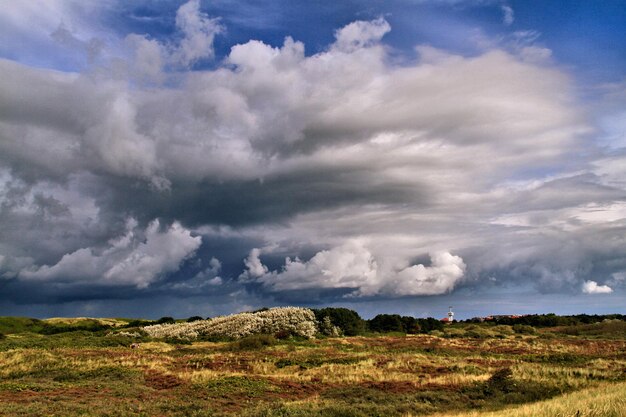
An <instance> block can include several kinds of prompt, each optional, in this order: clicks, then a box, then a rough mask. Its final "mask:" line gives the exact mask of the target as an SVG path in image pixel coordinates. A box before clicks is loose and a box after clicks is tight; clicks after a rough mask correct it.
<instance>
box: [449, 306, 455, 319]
mask: <svg viewBox="0 0 626 417" xmlns="http://www.w3.org/2000/svg"><path fill="white" fill-rule="evenodd" d="M453 321H454V311H452V306H450V307H448V323H452V322H453Z"/></svg>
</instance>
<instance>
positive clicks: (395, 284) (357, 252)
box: [240, 240, 465, 297]
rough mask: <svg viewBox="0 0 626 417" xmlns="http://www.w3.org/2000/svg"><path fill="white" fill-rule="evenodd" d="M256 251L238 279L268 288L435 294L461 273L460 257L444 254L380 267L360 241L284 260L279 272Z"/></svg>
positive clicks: (449, 286)
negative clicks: (308, 256)
mask: <svg viewBox="0 0 626 417" xmlns="http://www.w3.org/2000/svg"><path fill="white" fill-rule="evenodd" d="M259 254H260V252H259V251H258V249H255V250H253V251H252V252H251V254H250V256H249V257H248V258H246V259H245V260H244V263H245V265H246V269H245V271H244V273H243V274H242V275H241V276H240V279H242V278H244V279H247V278H251V277H252V278H254V279H255V280H256V281H257V282H260V283H262V284H263V285H264V286H265V287H267V288H268V289H270V290H271V291H290V290H302V289H351V290H353V291H352V292H351V293H350V294H349V296H355V297H362V296H376V295H386V296H405V295H436V294H444V293H447V292H449V291H451V290H452V289H453V288H454V287H455V285H456V284H457V283H458V282H459V280H460V279H461V278H462V277H463V275H464V273H465V264H464V263H463V260H462V259H461V257H459V256H454V255H451V254H450V253H448V252H436V253H433V254H431V255H430V258H431V265H430V266H424V265H422V264H418V265H411V266H408V267H406V268H401V269H397V268H395V269H394V268H388V267H385V266H379V262H377V260H376V259H375V257H374V255H373V254H372V253H371V252H370V250H369V249H368V248H367V247H366V246H365V245H364V243H363V242H361V241H359V240H350V241H348V242H346V243H344V244H343V245H340V246H337V247H334V248H332V249H329V250H323V251H320V252H318V253H316V254H315V255H314V256H313V257H312V258H311V259H309V260H308V261H302V260H300V259H298V258H295V259H291V258H287V259H286V260H285V264H284V266H283V267H282V269H281V270H280V271H269V269H268V268H267V267H266V266H265V265H263V264H262V262H261V260H260V258H259Z"/></svg>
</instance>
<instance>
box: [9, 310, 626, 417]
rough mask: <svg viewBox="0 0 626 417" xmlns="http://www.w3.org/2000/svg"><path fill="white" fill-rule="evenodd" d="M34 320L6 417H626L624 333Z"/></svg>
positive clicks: (14, 366)
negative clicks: (229, 327)
mask: <svg viewBox="0 0 626 417" xmlns="http://www.w3.org/2000/svg"><path fill="white" fill-rule="evenodd" d="M3 319H4V324H3V325H4V326H5V328H4V330H5V332H6V331H7V329H9V330H10V328H11V326H8V324H11V323H10V320H9V319H7V318H3ZM27 320H28V319H19V320H18V321H17V324H15V323H13V324H12V326H13V328H14V331H10V332H7V333H9V334H7V335H6V336H4V338H3V339H2V340H0V415H2V416H92V415H94V416H228V415H243V416H418V415H436V416H626V404H625V399H626V341H625V339H624V338H623V337H617V336H620V332H619V329H622V330H623V328H622V327H619V326H618V327H619V329H617V330H616V329H615V326H617V325H616V324H615V323H609V327H610V329H609V330H610V331H605V332H604V333H603V332H602V331H599V330H598V329H599V327H598V326H597V325H596V326H595V327H594V328H588V327H584V326H583V327H580V326H579V328H575V329H569V330H571V331H568V329H563V328H555V329H551V330H550V331H542V333H540V334H530V335H527V334H524V335H520V334H515V333H513V332H511V331H510V327H509V326H498V327H490V328H487V327H481V326H476V325H471V326H458V327H454V326H452V327H450V328H447V329H446V330H445V331H444V332H433V333H434V334H435V335H407V336H405V335H399V334H398V335H393V336H392V335H382V336H375V335H372V336H369V337H341V338H322V339H319V338H318V339H312V340H306V339H287V340H280V341H277V340H275V339H274V338H273V337H269V336H268V337H262V336H251V337H249V338H247V339H241V340H239V341H232V342H208V341H197V342H193V343H189V342H186V343H183V342H181V341H168V342H166V341H159V340H153V339H145V338H144V339H143V340H144V341H143V342H142V343H140V345H139V347H138V348H136V349H131V348H130V344H131V343H132V341H133V339H132V338H129V337H128V336H121V335H119V334H118V335H115V334H114V335H111V334H109V335H107V333H110V332H106V331H92V332H90V331H85V330H84V328H85V322H84V320H92V319H83V320H73V321H72V320H59V319H56V320H54V321H53V322H55V323H62V324H63V326H67V325H75V326H77V327H76V328H78V329H83V330H77V331H64V332H60V333H56V334H37V333H34V332H32V331H26V330H28V329H31V330H32V329H33V328H35V329H36V328H39V327H37V326H40V325H41V323H37V322H35V323H31V322H28V321H27ZM113 322H115V323H117V321H115V320H114V321H113ZM113 322H111V321H107V323H109V325H112V324H111V323H113ZM7 323H8V324H7ZM88 323H91V322H88ZM120 323H123V321H121V322H120ZM0 324H2V319H0ZM118 324H119V323H117V324H115V325H116V326H117V325H118ZM7 326H8V327H7ZM19 326H22V327H21V328H18V327H19ZM64 330H68V329H65V328H64ZM69 330H71V329H69ZM53 333H54V332H53ZM567 333H571V334H567ZM616 335H617V336H616ZM608 336H610V337H608Z"/></svg>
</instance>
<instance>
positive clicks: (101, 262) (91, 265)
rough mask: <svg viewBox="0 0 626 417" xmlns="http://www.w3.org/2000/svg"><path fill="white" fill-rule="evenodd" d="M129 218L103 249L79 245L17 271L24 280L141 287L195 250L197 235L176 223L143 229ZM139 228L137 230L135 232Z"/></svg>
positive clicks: (174, 268)
mask: <svg viewBox="0 0 626 417" xmlns="http://www.w3.org/2000/svg"><path fill="white" fill-rule="evenodd" d="M136 226H137V224H136V222H134V221H132V220H131V221H129V222H128V225H127V232H126V234H125V235H123V236H120V237H119V238H117V239H115V240H112V241H110V242H109V246H108V247H107V248H105V249H104V250H99V249H97V248H81V249H78V250H76V251H74V252H71V253H68V254H66V255H64V256H63V257H62V258H61V260H59V262H57V263H56V264H54V265H51V266H49V265H43V266H39V267H30V268H27V269H24V270H22V271H21V272H20V274H19V276H20V278H23V279H25V280H42V281H64V282H68V281H69V282H91V283H98V284H105V285H135V286H136V287H137V288H145V287H147V286H149V285H150V284H151V283H152V282H154V281H156V280H158V279H159V278H160V277H162V276H163V275H165V274H168V273H171V272H175V271H177V270H178V268H179V266H180V264H181V262H182V261H183V260H185V259H186V258H188V257H190V256H191V255H193V254H194V253H195V251H196V250H197V249H198V247H199V246H200V244H201V240H202V239H201V238H200V237H193V236H191V232H190V231H189V230H187V229H185V228H184V227H182V226H181V225H180V224H179V223H173V224H172V225H171V226H169V227H168V228H166V229H165V230H164V231H161V230H160V223H159V221H158V220H154V221H152V222H151V223H150V224H149V225H148V227H147V228H146V230H145V231H142V230H137V227H136ZM138 232H139V233H138Z"/></svg>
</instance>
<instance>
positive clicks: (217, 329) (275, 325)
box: [144, 307, 317, 340]
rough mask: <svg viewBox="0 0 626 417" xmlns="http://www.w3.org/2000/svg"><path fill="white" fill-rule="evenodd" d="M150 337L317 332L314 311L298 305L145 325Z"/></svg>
mask: <svg viewBox="0 0 626 417" xmlns="http://www.w3.org/2000/svg"><path fill="white" fill-rule="evenodd" d="M144 330H145V331H146V333H148V334H149V335H150V336H151V337H159V338H164V337H170V338H179V339H188V340H189V339H197V338H198V337H199V336H202V337H203V338H214V337H216V338H232V339H240V338H242V337H246V336H249V335H252V334H259V333H265V334H276V333H279V332H287V333H289V334H290V335H294V336H302V337H306V338H311V337H314V336H315V333H317V324H316V321H315V315H314V314H313V311H311V310H309V309H306V308H299V307H279V308H271V309H269V310H264V311H260V312H257V313H239V314H232V315H230V316H223V317H215V318H212V319H208V320H198V321H194V322H191V323H176V324H157V325H153V326H147V327H144Z"/></svg>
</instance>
